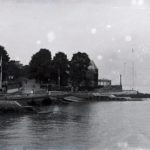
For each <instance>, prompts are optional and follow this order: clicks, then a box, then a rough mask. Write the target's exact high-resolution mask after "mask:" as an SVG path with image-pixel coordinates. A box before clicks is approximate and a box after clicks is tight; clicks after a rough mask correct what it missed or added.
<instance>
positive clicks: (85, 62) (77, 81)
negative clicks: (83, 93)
mask: <svg viewBox="0 0 150 150" xmlns="http://www.w3.org/2000/svg"><path fill="white" fill-rule="evenodd" d="M89 63H90V59H89V57H88V55H87V54H86V53H81V52H78V53H76V54H73V57H72V59H71V62H70V77H71V82H72V85H73V86H74V87H76V86H82V85H84V84H85V81H86V72H87V70H88V66H89Z"/></svg>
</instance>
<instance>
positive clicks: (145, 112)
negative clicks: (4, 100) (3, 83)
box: [0, 101, 150, 150]
mask: <svg viewBox="0 0 150 150" xmlns="http://www.w3.org/2000/svg"><path fill="white" fill-rule="evenodd" d="M149 108H150V102H149V101H143V102H107V103H105V102H100V103H79V104H70V105H54V106H50V107H44V108H43V110H41V112H40V113H39V114H31V115H22V116H19V115H4V116H0V126H1V128H0V149H14V148H15V149H18V150H19V149H27V150H28V149H29V150H30V149H39V150H40V149H46V150H47V149H50V150H70V149H71V150H78V149H79V150H85V149H86V150H99V149H101V150H120V149H121V150H130V149H132V150H134V149H136V150H138V149H139V150H140V149H141V150H143V149H144V150H145V149H150V127H149V124H150V117H149V116H150V111H149Z"/></svg>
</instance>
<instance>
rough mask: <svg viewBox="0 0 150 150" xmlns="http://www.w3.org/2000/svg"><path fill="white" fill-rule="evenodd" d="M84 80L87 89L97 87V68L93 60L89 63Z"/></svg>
mask: <svg viewBox="0 0 150 150" xmlns="http://www.w3.org/2000/svg"><path fill="white" fill-rule="evenodd" d="M86 78H87V81H88V86H89V87H93V88H95V87H97V86H98V68H97V66H96V65H95V63H94V61H93V60H91V61H90V65H89V67H88V71H87V73H86Z"/></svg>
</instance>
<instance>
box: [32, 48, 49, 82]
mask: <svg viewBox="0 0 150 150" xmlns="http://www.w3.org/2000/svg"><path fill="white" fill-rule="evenodd" d="M50 66H51V52H50V51H49V50H48V49H40V51H39V52H37V53H36V54H34V55H33V56H32V58H31V61H30V63H29V72H30V77H31V78H35V79H36V80H37V81H40V82H41V81H42V82H47V81H48V79H49V78H50V70H51V68H50Z"/></svg>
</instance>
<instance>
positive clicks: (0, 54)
mask: <svg viewBox="0 0 150 150" xmlns="http://www.w3.org/2000/svg"><path fill="white" fill-rule="evenodd" d="M1 58H2V73H3V74H2V76H3V80H7V66H8V62H9V59H10V58H9V55H8V53H7V51H6V50H5V48H4V47H3V46H0V60H1Z"/></svg>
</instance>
